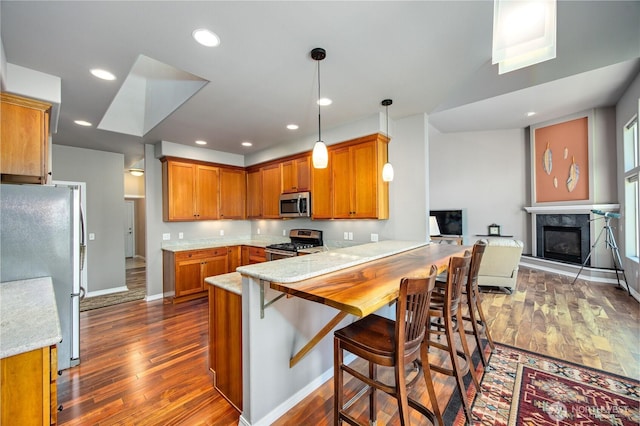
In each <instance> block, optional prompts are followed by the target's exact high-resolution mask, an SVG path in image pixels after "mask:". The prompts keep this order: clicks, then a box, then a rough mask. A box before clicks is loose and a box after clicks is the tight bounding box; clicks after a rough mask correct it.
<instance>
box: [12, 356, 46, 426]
mask: <svg viewBox="0 0 640 426" xmlns="http://www.w3.org/2000/svg"><path fill="white" fill-rule="evenodd" d="M57 376H58V358H57V348H56V346H55V345H53V346H45V347H43V348H39V349H35V350H32V351H29V352H24V353H21V354H18V355H14V356H10V357H7V358H2V359H0V389H2V392H0V406H1V407H2V410H0V424H3V425H55V424H57V421H58V394H57V384H56V378H57Z"/></svg>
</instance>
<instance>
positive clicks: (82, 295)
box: [71, 286, 87, 300]
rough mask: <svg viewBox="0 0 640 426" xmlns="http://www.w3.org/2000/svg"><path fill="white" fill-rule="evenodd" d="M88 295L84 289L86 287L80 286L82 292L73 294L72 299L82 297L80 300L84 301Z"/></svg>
mask: <svg viewBox="0 0 640 426" xmlns="http://www.w3.org/2000/svg"><path fill="white" fill-rule="evenodd" d="M86 295H87V291H86V290H85V289H84V287H82V286H80V292H79V293H71V297H78V296H80V300H84V297H85V296H86Z"/></svg>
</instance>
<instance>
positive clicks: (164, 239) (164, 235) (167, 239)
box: [162, 234, 171, 241]
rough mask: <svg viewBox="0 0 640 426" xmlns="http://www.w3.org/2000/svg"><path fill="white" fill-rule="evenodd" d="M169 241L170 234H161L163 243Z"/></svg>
mask: <svg viewBox="0 0 640 426" xmlns="http://www.w3.org/2000/svg"><path fill="white" fill-rule="evenodd" d="M170 239H171V234H162V240H163V241H169V240H170Z"/></svg>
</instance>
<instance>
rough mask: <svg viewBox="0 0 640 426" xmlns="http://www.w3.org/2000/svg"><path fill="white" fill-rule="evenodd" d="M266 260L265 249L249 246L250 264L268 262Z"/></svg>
mask: <svg viewBox="0 0 640 426" xmlns="http://www.w3.org/2000/svg"><path fill="white" fill-rule="evenodd" d="M266 260H267V256H266V255H265V253H264V248H262V247H251V246H249V264H253V263H261V262H266Z"/></svg>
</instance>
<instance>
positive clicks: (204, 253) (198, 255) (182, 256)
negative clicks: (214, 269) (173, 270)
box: [176, 247, 228, 262]
mask: <svg viewBox="0 0 640 426" xmlns="http://www.w3.org/2000/svg"><path fill="white" fill-rule="evenodd" d="M227 250H228V249H227V247H216V248H211V249H199V250H188V251H181V252H177V253H176V261H178V262H179V261H183V260H189V259H206V258H208V257H216V256H225V255H226V254H227Z"/></svg>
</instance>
